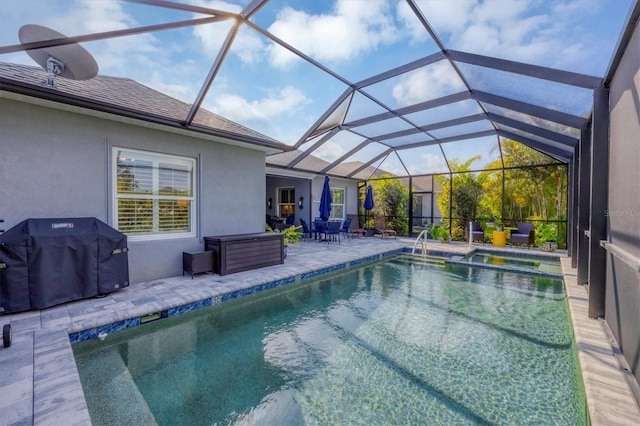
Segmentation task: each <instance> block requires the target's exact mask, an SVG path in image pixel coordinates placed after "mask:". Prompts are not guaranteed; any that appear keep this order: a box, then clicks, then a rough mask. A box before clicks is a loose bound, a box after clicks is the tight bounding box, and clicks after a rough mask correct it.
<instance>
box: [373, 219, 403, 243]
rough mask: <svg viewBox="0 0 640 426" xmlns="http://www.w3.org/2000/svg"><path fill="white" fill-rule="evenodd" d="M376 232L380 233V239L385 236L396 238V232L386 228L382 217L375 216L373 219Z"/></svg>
mask: <svg viewBox="0 0 640 426" xmlns="http://www.w3.org/2000/svg"><path fill="white" fill-rule="evenodd" d="M374 222H375V226H376V231H377V232H379V233H380V237H381V238H384V237H385V236H389V235H393V238H396V236H397V234H398V233H397V232H396V231H394V230H393V229H389V228H387V223H386V220H385V218H384V216H382V215H376V216H375V218H374Z"/></svg>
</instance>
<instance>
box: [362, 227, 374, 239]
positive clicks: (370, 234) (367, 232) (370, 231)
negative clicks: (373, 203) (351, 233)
mask: <svg viewBox="0 0 640 426" xmlns="http://www.w3.org/2000/svg"><path fill="white" fill-rule="evenodd" d="M373 232H374V231H373V229H365V230H364V236H365V237H373Z"/></svg>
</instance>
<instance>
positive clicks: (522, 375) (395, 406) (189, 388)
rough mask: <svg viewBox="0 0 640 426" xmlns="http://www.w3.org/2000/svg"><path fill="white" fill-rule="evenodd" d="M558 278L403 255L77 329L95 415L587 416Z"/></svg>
mask: <svg viewBox="0 0 640 426" xmlns="http://www.w3.org/2000/svg"><path fill="white" fill-rule="evenodd" d="M573 341H574V340H573V333H572V329H571V326H570V323H569V318H568V312H567V305H566V300H565V294H564V291H563V287H562V281H561V280H558V279H555V278H548V277H540V276H535V275H527V274H516V273H509V272H504V271H496V270H492V269H484V268H470V267H461V266H458V265H442V264H440V265H438V264H433V263H422V262H420V261H417V260H411V259H408V258H407V257H404V256H399V257H397V258H393V259H391V260H388V261H385V262H381V263H376V264H372V265H368V266H365V267H362V268H358V269H351V270H348V271H347V272H344V273H341V274H340V275H332V276H330V277H325V278H318V279H315V280H313V281H309V282H301V283H299V284H294V285H290V286H284V287H281V288H278V289H275V290H269V291H266V292H263V293H261V294H253V295H251V296H247V297H244V298H241V299H236V300H234V301H231V302H225V303H222V304H218V305H215V306H213V307H210V308H205V309H200V310H198V311H194V312H191V313H188V314H184V315H180V316H178V317H173V318H170V319H165V320H160V321H156V322H153V323H149V324H145V325H143V326H140V327H136V328H133V329H129V330H126V331H122V332H118V333H115V334H113V335H110V336H108V337H107V339H106V340H104V341H99V340H91V341H86V342H83V343H78V344H75V345H73V349H74V353H75V356H76V361H77V365H78V370H79V373H80V377H81V381H82V384H83V388H84V391H85V395H86V399H87V403H88V405H89V411H90V414H91V418H92V421H93V423H94V424H101V425H104V424H151V423H154V422H157V424H160V425H177V424H189V425H212V424H213V425H222V424H224V425H227V424H265V425H276V424H277V425H298V424H366V425H383V424H384V425H387V424H429V425H439V424H442V425H451V424H456V425H459V424H489V423H491V424H518V425H524V424H535V425H540V424H571V425H579V424H586V423H587V419H586V402H585V396H584V391H583V390H582V384H581V383H582V381H581V377H580V373H579V371H578V364H577V355H576V349H575V344H574V343H573Z"/></svg>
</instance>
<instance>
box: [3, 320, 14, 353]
mask: <svg viewBox="0 0 640 426" xmlns="http://www.w3.org/2000/svg"><path fill="white" fill-rule="evenodd" d="M11 334H12V332H11V324H5V326H4V327H2V343H4V347H5V348H8V347H9V346H11Z"/></svg>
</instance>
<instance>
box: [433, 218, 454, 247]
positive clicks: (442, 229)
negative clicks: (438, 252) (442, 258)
mask: <svg viewBox="0 0 640 426" xmlns="http://www.w3.org/2000/svg"><path fill="white" fill-rule="evenodd" d="M429 234H431V238H433V239H434V240H438V241H440V242H443V243H448V242H449V241H451V235H449V233H448V232H447V227H446V226H445V225H444V221H443V220H442V219H441V220H439V221H438V224H437V225H436V224H435V223H432V224H431V225H429Z"/></svg>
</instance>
